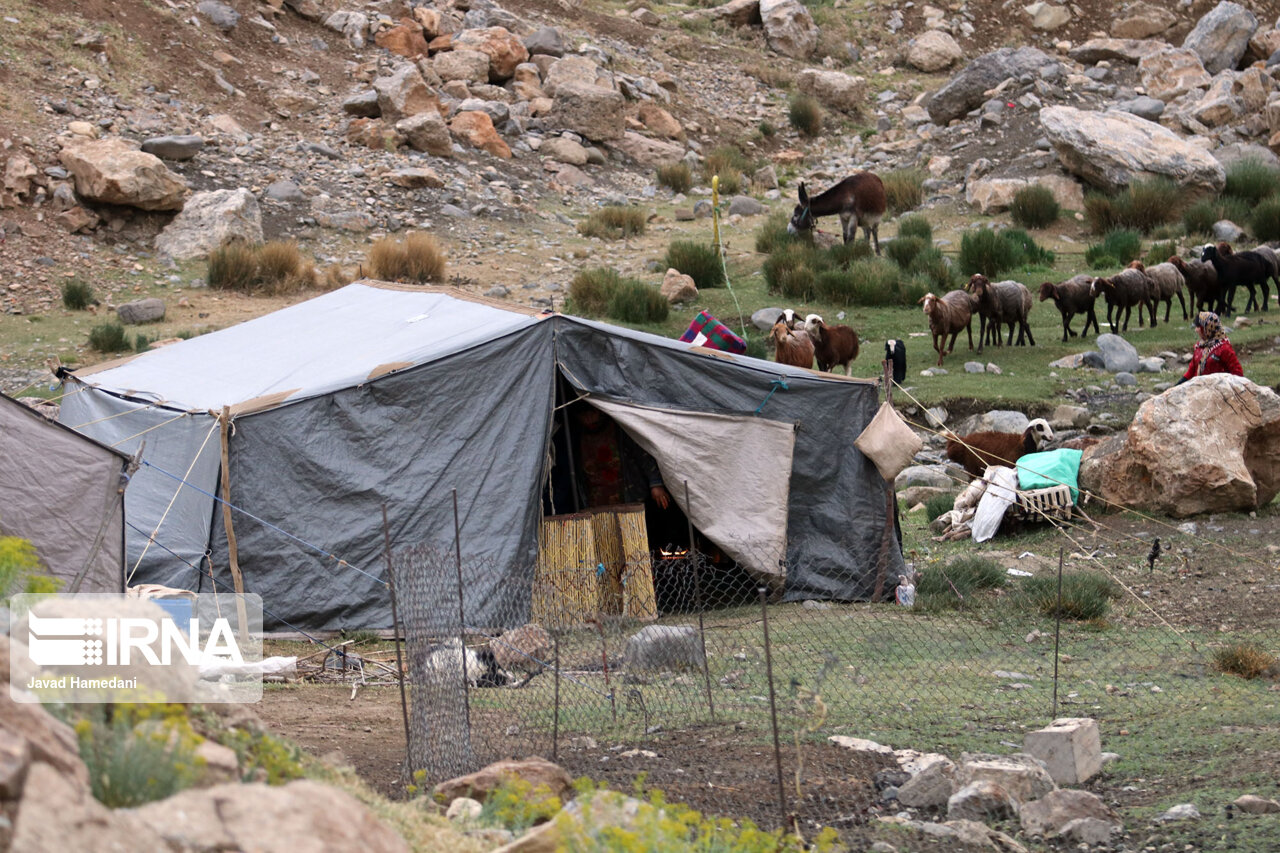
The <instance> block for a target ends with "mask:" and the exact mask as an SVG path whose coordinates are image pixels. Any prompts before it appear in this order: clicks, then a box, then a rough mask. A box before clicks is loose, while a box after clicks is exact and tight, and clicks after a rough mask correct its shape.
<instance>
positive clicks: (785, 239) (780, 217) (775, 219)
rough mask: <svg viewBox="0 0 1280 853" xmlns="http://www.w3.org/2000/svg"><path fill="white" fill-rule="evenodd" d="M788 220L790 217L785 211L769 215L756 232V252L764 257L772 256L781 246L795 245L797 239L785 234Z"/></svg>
mask: <svg viewBox="0 0 1280 853" xmlns="http://www.w3.org/2000/svg"><path fill="white" fill-rule="evenodd" d="M790 219H791V217H790V216H789V215H788V214H787V213H786V212H785V211H780V212H777V213H773V214H771V215H770V216H769V218H768V219H766V220H765V221H764V224H763V225H761V226H760V230H759V231H757V232H756V251H757V252H760V253H761V254H764V255H772V254H773V253H774V252H776V251H777V250H778V249H780V248H782V247H783V246H788V245H791V244H792V243H795V242H796V241H797V238H796V237H795V236H793V235H791V234H788V233H787V223H788V222H790Z"/></svg>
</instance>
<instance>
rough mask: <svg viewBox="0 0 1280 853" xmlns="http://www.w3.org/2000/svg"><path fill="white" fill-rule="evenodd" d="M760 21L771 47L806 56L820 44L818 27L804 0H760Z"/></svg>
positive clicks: (794, 57) (792, 55)
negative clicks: (802, 0)
mask: <svg viewBox="0 0 1280 853" xmlns="http://www.w3.org/2000/svg"><path fill="white" fill-rule="evenodd" d="M760 21H761V23H762V24H763V26H764V37H765V41H766V42H768V44H769V47H770V48H772V49H773V50H776V51H777V52H778V53H781V54H783V55H784V56H790V57H792V58H793V59H804V58H805V57H807V56H808V55H809V54H811V53H813V50H814V48H815V47H817V46H818V26H817V24H815V23H814V22H813V16H812V15H810V14H809V10H808V9H807V8H805V6H804V4H803V3H801V2H800V0H760Z"/></svg>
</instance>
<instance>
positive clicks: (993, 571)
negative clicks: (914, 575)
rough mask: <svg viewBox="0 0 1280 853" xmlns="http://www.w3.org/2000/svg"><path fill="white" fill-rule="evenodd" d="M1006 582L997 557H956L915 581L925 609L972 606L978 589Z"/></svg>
mask: <svg viewBox="0 0 1280 853" xmlns="http://www.w3.org/2000/svg"><path fill="white" fill-rule="evenodd" d="M953 502H954V499H953ZM947 509H950V507H947ZM1004 583H1005V571H1004V569H1003V568H1001V566H1000V564H999V563H997V562H995V561H994V560H992V559H990V558H987V557H977V556H967V557H955V558H953V559H951V560H950V561H948V562H947V563H946V564H945V565H943V566H939V567H936V568H929V569H926V570H925V571H924V573H923V576H922V577H921V578H920V579H919V580H918V581H917V582H916V606H917V607H919V608H921V609H923V610H926V611H929V610H958V609H961V608H964V609H971V608H973V607H974V606H976V605H977V602H976V601H974V600H973V599H974V598H975V597H976V595H977V593H979V592H980V591H982V590H988V589H998V588H999V587H1002V586H1004Z"/></svg>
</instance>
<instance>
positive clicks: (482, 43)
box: [453, 27, 529, 83]
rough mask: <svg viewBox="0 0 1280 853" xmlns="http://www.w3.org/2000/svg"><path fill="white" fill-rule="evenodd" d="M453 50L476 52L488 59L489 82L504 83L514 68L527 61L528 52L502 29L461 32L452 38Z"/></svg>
mask: <svg viewBox="0 0 1280 853" xmlns="http://www.w3.org/2000/svg"><path fill="white" fill-rule="evenodd" d="M453 46H454V49H455V50H456V49H458V48H462V49H464V50H476V51H479V52H480V53H483V54H484V55H485V56H487V57H488V58H489V68H488V73H489V78H488V79H489V82H490V83H505V82H506V81H508V80H510V79H511V77H512V75H514V74H515V73H516V66H517V65H519V64H520V63H522V62H527V61H528V59H529V50H528V48H526V47H525V46H524V44H523V43H522V42H521V41H520V39H519V38H517V37H516V36H515V35H512V34H511V33H510V32H508V31H507V30H506V29H505V28H503V27H485V28H483V29H475V30H463V31H462V32H460V33H458V34H457V35H455V36H454V37H453Z"/></svg>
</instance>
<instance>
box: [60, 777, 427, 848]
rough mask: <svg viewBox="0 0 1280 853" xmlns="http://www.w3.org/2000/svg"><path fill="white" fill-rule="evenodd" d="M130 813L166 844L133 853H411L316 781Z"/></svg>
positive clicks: (257, 787)
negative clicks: (308, 841) (147, 852)
mask: <svg viewBox="0 0 1280 853" xmlns="http://www.w3.org/2000/svg"><path fill="white" fill-rule="evenodd" d="M115 814H116V815H119V814H120V812H115ZM126 814H130V815H131V816H133V817H135V818H136V820H137V821H139V822H141V823H142V824H143V825H144V829H146V830H148V832H147V835H146V837H148V838H150V837H153V836H159V837H160V838H162V839H163V842H162V843H160V844H156V845H150V844H148V845H147V846H146V847H145V848H144V847H133V848H131V849H150V850H192V851H195V850H255V851H261V853H297V851H299V850H301V849H312V850H361V851H368V853H408V851H409V845H408V844H406V843H405V841H404V839H403V838H401V837H400V836H399V835H397V834H396V833H395V831H394V830H392V829H391V828H390V827H389V826H387V825H386V824H384V823H382V822H381V821H380V820H378V818H377V817H376V816H375V815H374V813H373V812H372V811H370V810H369V807H368V806H366V805H364V804H363V803H361V802H360V801H359V800H357V799H356V798H355V797H353V796H351V795H350V794H348V793H345V792H344V791H339V790H338V789H337V788H330V787H329V786H328V785H322V784H320V783H319V782H313V781H311V780H309V779H300V780H298V781H296V782H290V783H289V784H287V785H280V786H273V785H266V784H262V783H257V784H253V785H237V784H225V785H216V786H214V787H212V788H204V789H201V790H188V791H183V792H182V793H180V794H175V795H174V796H172V797H169V798H168V799H166V800H160V801H159V802H154V803H148V804H147V805H145V806H142V807H141V808H138V809H135V810H133V811H132V812H126ZM300 839H312V840H313V841H314V844H300ZM63 849H72V848H63ZM93 849H107V848H103V847H94V848H93Z"/></svg>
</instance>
